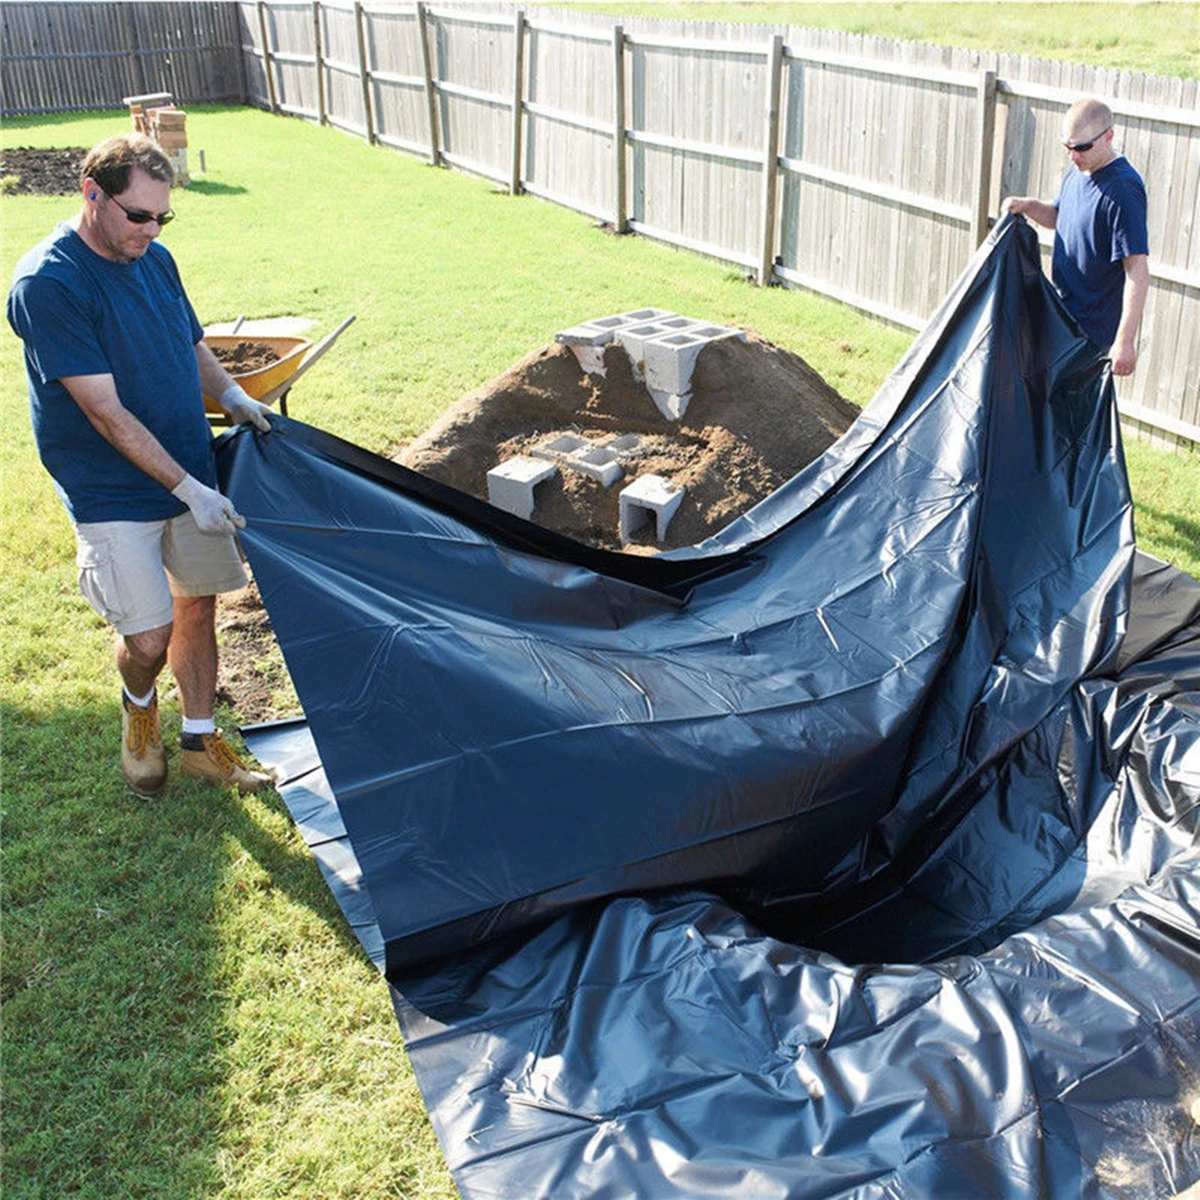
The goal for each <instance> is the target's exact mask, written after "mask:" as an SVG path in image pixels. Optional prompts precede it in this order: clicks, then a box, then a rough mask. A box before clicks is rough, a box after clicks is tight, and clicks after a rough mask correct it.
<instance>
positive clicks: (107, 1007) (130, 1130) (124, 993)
mask: <svg viewBox="0 0 1200 1200" xmlns="http://www.w3.org/2000/svg"><path fill="white" fill-rule="evenodd" d="M127 125H128V117H127V116H126V114H125V113H123V112H117V113H109V114H103V115H94V114H93V115H88V116H75V117H62V118H46V119H43V120H41V121H38V122H27V121H19V120H9V121H7V122H6V124H5V127H4V129H3V133H2V137H3V141H4V144H5V145H7V146H19V145H39V146H88V145H91V144H92V143H94V142H95V141H97V140H99V139H100V138H101V137H103V136H106V135H108V134H110V133H115V132H119V131H121V130H123V129H125V128H126V127H127ZM188 134H189V143H190V148H191V149H190V154H191V156H192V168H193V172H194V181H193V184H192V186H191V187H190V188H188V189H186V190H179V191H178V192H177V193H176V195H175V197H174V198H173V206H174V207H175V208H176V210H177V212H178V213H179V219H178V221H176V222H175V223H174V224H172V225H171V226H170V228H169V229H168V230H167V231H166V233H165V235H164V238H163V240H164V242H165V243H166V244H167V245H169V246H170V248H171V249H172V251H173V253H174V254H175V256H176V258H177V260H178V261H179V263H180V267H181V270H182V273H183V277H184V280H185V282H186V284H187V286H188V289H189V292H190V295H191V297H192V300H193V303H194V305H195V307H196V309H197V312H198V314H199V316H200V319H201V321H203V322H205V323H210V322H215V321H222V320H231V319H233V318H234V317H235V316H238V315H241V314H244V315H247V316H249V317H268V316H283V315H288V316H301V317H305V318H309V319H311V320H312V321H313V326H312V334H313V336H314V337H319V336H320V335H322V334H323V333H325V332H328V331H330V330H332V329H333V328H334V327H335V326H336V325H337V324H338V323H339V322H340V321H341V320H342V319H343V318H344V317H346V316H348V315H350V314H355V315H356V317H357V320H356V321H355V323H354V324H353V325H351V326H350V328H349V329H348V330H347V331H346V332H345V333H344V334H343V335H342V336H341V338H340V339H339V341H338V342H337V343H336V345H335V346H334V348H333V349H332V350H331V351H330V352H329V354H327V355H326V357H325V358H323V359H322V360H321V362H320V363H319V364H318V365H317V366H316V367H314V369H313V370H312V371H311V372H310V373H309V374H308V375H307V376H306V377H305V378H304V380H303V381H302V382H301V383H300V384H298V385H297V387H296V389H295V391H294V392H293V394H292V397H291V402H290V412H291V415H292V416H294V417H297V418H298V419H300V420H303V421H308V422H310V423H312V424H315V425H319V426H321V427H323V428H325V429H328V430H330V431H331V432H333V433H336V434H338V435H340V436H342V437H345V438H348V439H350V440H352V441H355V442H358V443H360V444H362V445H365V446H367V447H368V448H370V449H373V450H379V451H383V450H386V449H388V448H389V447H392V446H395V445H397V444H399V443H401V442H402V441H403V440H405V439H407V438H411V437H412V436H414V435H415V434H417V433H418V432H420V431H421V430H423V429H424V428H426V427H427V426H428V425H429V423H430V422H431V421H432V420H433V419H434V417H436V416H437V414H438V413H440V412H441V411H442V410H443V409H444V408H445V406H446V405H447V404H449V403H451V402H453V401H454V400H456V399H458V398H459V397H460V396H461V395H462V394H463V393H465V392H466V391H468V390H470V389H472V388H474V387H476V386H478V385H479V384H481V383H483V382H485V381H486V380H488V379H490V378H492V377H494V376H495V375H497V374H499V373H500V372H501V371H503V370H505V369H506V368H507V367H509V366H510V365H512V364H513V363H514V362H515V361H516V360H518V359H519V358H521V357H523V356H524V355H526V354H528V353H529V352H531V351H533V350H536V349H539V348H541V347H542V346H544V345H546V344H547V343H549V342H550V341H552V340H553V335H554V332H555V331H556V330H558V329H561V328H564V327H566V326H568V325H572V324H575V323H577V322H579V321H580V320H583V319H586V318H589V317H595V316H601V315H604V314H607V313H612V312H619V311H623V310H626V309H630V308H636V307H642V306H656V307H662V308H670V309H674V310H676V311H680V312H684V313H688V314H691V315H695V316H700V317H704V318H707V319H710V320H713V321H716V322H720V323H725V324H736V325H743V326H746V327H749V328H752V329H754V330H756V331H757V332H758V333H760V334H762V335H763V336H764V337H766V338H768V339H770V340H771V341H773V342H776V343H777V344H779V345H782V346H785V347H787V348H788V349H790V350H793V351H795V352H797V353H799V354H801V355H802V356H803V357H804V358H805V359H807V360H808V361H809V362H810V363H811V364H812V365H813V366H814V367H815V368H816V369H817V370H818V371H819V372H820V373H821V374H822V375H824V376H825V378H826V379H827V380H829V382H830V383H832V384H833V385H834V386H835V387H837V388H838V389H839V390H840V391H841V392H843V394H845V395H846V396H848V397H849V398H850V399H852V400H854V401H856V402H858V403H860V404H861V403H864V402H866V401H867V400H868V399H869V398H870V397H871V395H872V394H873V393H874V391H875V390H876V388H877V387H878V385H879V383H880V382H881V381H882V379H883V378H884V377H885V376H886V375H887V373H888V371H889V370H890V369H891V368H892V367H893V366H894V365H895V363H896V362H897V361H898V360H899V359H900V357H901V356H902V354H903V352H904V350H905V348H906V347H907V346H908V344H909V343H910V341H911V336H912V335H911V334H910V333H908V332H906V331H902V330H896V329H893V328H889V327H887V326H885V325H882V324H880V323H878V322H875V321H872V320H870V319H867V318H865V317H863V316H861V315H858V314H856V313H854V312H853V311H851V310H849V309H846V308H844V307H842V306H839V305H837V304H834V303H832V302H829V301H826V300H823V299H820V298H818V297H814V296H811V295H808V294H806V293H802V292H799V291H790V290H785V289H779V288H770V289H760V288H755V287H753V286H751V285H749V284H748V283H747V282H746V281H745V280H744V279H743V278H742V277H741V276H740V274H739V273H738V272H736V271H733V270H731V269H729V268H727V267H723V266H721V265H719V264H715V263H713V262H710V261H707V260H704V259H701V258H699V257H697V256H695V255H692V254H689V253H687V252H682V251H675V250H671V249H669V248H666V247H663V246H658V245H655V244H653V243H651V242H648V241H645V240H643V239H639V238H635V237H625V238H614V237H612V236H609V235H607V234H606V233H604V232H603V231H602V230H600V229H599V228H597V227H595V225H594V224H593V223H592V222H591V221H589V220H588V219H586V218H584V217H581V216H579V215H578V214H575V213H572V212H569V211H567V210H564V209H560V208H556V207H554V206H552V205H549V204H545V203H542V202H539V201H537V200H535V199H532V198H529V197H523V198H512V197H509V196H506V195H503V194H501V193H499V192H498V191H497V190H496V189H495V188H494V187H493V185H491V184H489V183H486V182H483V181H480V180H477V179H473V178H470V177H467V176H463V175H461V174H456V173H453V172H450V171H444V170H438V169H435V168H432V167H429V166H427V165H425V164H423V163H422V162H420V161H419V160H417V159H415V158H412V157H409V156H406V155H403V154H399V153H396V152H394V151H391V150H388V149H384V148H379V147H374V148H372V147H368V146H367V145H365V144H364V143H363V142H362V141H361V140H358V139H355V138H353V137H350V136H348V135H346V134H344V133H340V132H337V131H334V130H330V129H321V128H317V127H314V126H312V125H310V124H307V123H304V122H302V121H299V120H296V119H290V118H281V117H272V116H269V115H267V114H264V113H261V112H257V111H253V110H248V109H226V108H212V107H200V108H195V109H193V110H191V112H190V114H189V118H188ZM201 150H203V151H204V157H205V164H206V170H205V171H204V172H203V173H201V172H199V171H198V170H197V166H198V161H199V152H200V151H201ZM2 203H3V243H2V247H0V250H2V257H3V264H2V266H3V272H4V279H5V282H6V284H7V281H8V279H9V278H10V277H11V272H12V268H13V265H14V263H15V261H16V259H17V257H18V256H19V254H20V253H21V252H23V251H24V250H25V249H26V248H27V247H28V246H30V245H32V244H33V243H34V242H36V241H37V240H39V239H40V238H41V237H43V236H44V235H45V234H46V233H48V232H49V230H50V229H51V227H52V226H53V224H54V223H55V222H56V221H58V220H62V219H66V218H68V217H70V216H71V215H72V214H73V213H74V211H75V209H76V207H77V203H78V200H77V198H75V197H62V198H33V197H12V196H5V197H4V198H3V201H2ZM154 333H155V331H154V330H153V329H147V330H146V336H147V338H152V337H153V336H154ZM0 421H2V431H3V437H2V438H0V466H2V471H3V474H2V476H0V478H2V481H3V486H2V492H0V505H2V515H0V528H2V536H3V542H2V547H3V549H2V556H3V557H2V561H0V588H2V589H3V590H2V593H0V594H2V599H3V610H2V620H3V640H2V649H0V653H2V655H3V680H4V694H3V701H4V714H3V716H4V724H3V803H4V818H5V826H4V832H5V843H4V850H5V865H4V873H3V916H4V932H5V940H6V946H5V952H4V959H3V1002H4V1039H3V1074H4V1088H5V1103H4V1125H5V1128H4V1143H5V1158H6V1163H5V1171H4V1189H5V1194H6V1196H8V1197H12V1198H14V1200H16V1198H18V1197H22V1198H25V1197H56V1198H57V1197H60V1196H67V1195H73V1196H86V1197H95V1198H96V1200H112V1198H117V1197H127V1196H128V1197H156V1198H157V1197H172V1198H173V1197H190V1196H204V1197H209V1196H219V1197H228V1198H232V1197H241V1198H245V1200H267V1198H270V1197H299V1196H302V1197H346V1198H351V1197H353V1198H356V1200H363V1198H374V1197H434V1198H437V1197H451V1196H453V1195H455V1191H454V1188H453V1185H452V1183H451V1181H450V1178H449V1175H448V1173H447V1172H446V1169H445V1166H444V1163H443V1161H442V1157H441V1153H440V1151H439V1149H438V1147H437V1144H436V1140H435V1138H434V1135H433V1132H432V1129H431V1127H430V1125H429V1122H428V1119H427V1117H426V1115H425V1112H424V1107H423V1104H422V1102H421V1098H420V1095H419V1092H418V1090H417V1088H416V1085H415V1081H414V1079H413V1076H412V1073H411V1071H410V1069H409V1067H408V1064H407V1061H406V1058H405V1054H404V1049H403V1046H402V1044H401V1042H400V1038H399V1034H398V1031H397V1029H396V1025H395V1020H394V1017H393V1015H392V1011H391V1007H390V1004H389V1001H388V996H387V990H386V988H385V986H384V984H383V983H382V981H380V979H379V978H378V976H377V974H376V973H375V970H374V968H373V967H372V966H371V965H370V963H369V962H368V961H367V959H366V957H365V955H364V954H363V953H362V951H361V950H360V948H359V947H358V944H357V943H356V941H355V940H354V938H353V937H352V935H351V934H350V932H349V930H348V929H347V927H346V925H345V923H344V921H343V919H342V917H341V914H340V912H339V910H338V909H337V906H336V904H335V903H334V901H333V899H332V897H331V896H330V894H329V892H328V891H327V889H326V888H325V885H324V883H323V881H322V879H321V876H320V873H319V872H318V870H317V868H316V866H315V865H314V863H313V861H312V859H311V857H310V855H309V853H308V851H307V849H306V848H305V847H304V845H303V843H302V842H301V840H300V838H299V837H298V836H297V834H296V832H295V830H294V828H293V827H292V824H291V821H290V819H289V817H288V815H287V813H286V810H285V809H284V807H283V805H282V803H281V802H280V801H279V799H278V797H277V796H275V795H274V794H273V793H272V794H269V795H267V796H265V797H262V798H240V797H238V796H236V795H233V794H226V793H222V792H219V791H212V790H207V789H204V788H202V787H200V786H199V785H192V784H185V783H182V782H175V783H174V784H173V786H172V788H171V790H170V792H169V794H168V795H167V796H166V797H165V798H163V799H160V800H159V801H156V802H153V803H146V802H143V801H138V800H135V799H134V798H133V797H131V796H130V795H129V794H128V793H127V792H126V790H125V789H124V786H123V784H122V782H121V778H120V772H119V766H118V736H119V724H120V717H119V706H118V682H117V676H116V674H115V671H114V669H113V667H112V663H111V645H112V642H111V637H110V634H109V632H108V630H107V629H106V628H105V626H104V625H103V624H102V623H101V622H100V621H99V620H98V619H97V618H96V617H95V616H94V615H93V614H92V613H91V611H90V610H89V609H88V608H87V606H86V605H85V604H84V603H83V601H82V599H81V598H80V597H79V595H78V591H77V588H76V583H75V571H74V567H73V563H72V556H73V545H72V538H71V534H70V530H69V528H68V525H67V521H66V518H65V516H64V514H63V512H62V510H61V507H60V505H59V503H58V501H57V499H56V497H55V495H54V492H53V489H52V487H51V485H50V483H49V480H48V479H47V477H46V476H45V473H44V472H43V471H42V469H41V467H40V465H39V464H38V462H37V458H36V454H35V451H34V448H33V444H32V437H31V434H30V430H29V422H28V416H27V409H26V397H25V385H24V379H23V371H22V365H21V359H20V349H19V343H18V342H17V341H16V339H15V338H14V337H13V335H12V333H11V331H9V330H8V328H7V325H6V324H5V325H4V327H3V329H0ZM1129 457H1130V466H1131V476H1132V479H1133V486H1134V492H1135V498H1136V500H1137V504H1138V510H1137V520H1138V530H1139V538H1140V539H1141V541H1142V543H1143V545H1145V546H1146V548H1147V549H1149V550H1151V551H1153V552H1155V553H1158V554H1160V555H1161V556H1163V557H1165V558H1167V559H1169V560H1171V561H1174V562H1176V563H1178V564H1179V565H1181V566H1182V567H1184V568H1185V569H1187V570H1189V571H1191V572H1192V573H1194V574H1200V551H1198V550H1197V540H1198V537H1200V526H1198V525H1197V523H1196V508H1195V500H1196V497H1197V496H1200V466H1198V465H1197V458H1196V456H1195V455H1192V456H1184V455H1175V454H1168V453H1163V452H1159V451H1153V450H1150V449H1148V448H1145V447H1138V446H1136V445H1131V446H1130V447H1129ZM165 708H166V713H167V719H166V725H167V729H166V732H167V735H168V741H169V742H170V741H171V740H172V739H173V738H174V736H175V734H176V733H177V731H178V710H177V705H176V704H175V702H174V701H173V699H172V698H170V697H169V696H168V700H167V703H166V705H165ZM225 716H226V718H227V719H228V720H230V721H236V719H237V713H236V712H228V713H226V714H225Z"/></svg>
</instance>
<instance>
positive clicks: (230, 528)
mask: <svg viewBox="0 0 1200 1200" xmlns="http://www.w3.org/2000/svg"><path fill="white" fill-rule="evenodd" d="M171 495H172V496H177V497H178V498H179V499H180V500H182V501H183V502H184V504H186V505H187V506H188V508H190V509H191V510H192V516H193V517H195V519H196V528H197V529H199V530H200V532H201V533H214V534H215V533H234V532H235V531H236V530H238V529H244V528H245V527H246V518H245V517H243V516H241V515H240V514H239V513H238V511H237V509H235V508H234V507H233V502H232V501H231V500H229V499H227V498H226V497H225V496H222V495H221V493H220V492H218V491H217V490H216V488H210V487H205V485H204V484H202V483H201V482H200V480H198V479H197V478H196V477H195V476H193V475H185V476H184V477H183V478H182V479H181V480H180V481H179V482H178V483H177V484H176V485H175V486H174V487H173V488H172V489H171Z"/></svg>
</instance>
